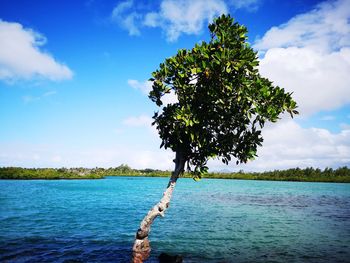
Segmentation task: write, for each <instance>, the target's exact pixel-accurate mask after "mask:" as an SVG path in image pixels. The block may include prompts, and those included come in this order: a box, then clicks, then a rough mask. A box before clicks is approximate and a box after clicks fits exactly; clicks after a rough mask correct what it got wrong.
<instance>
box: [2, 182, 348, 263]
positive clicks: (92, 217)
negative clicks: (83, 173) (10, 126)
mask: <svg viewBox="0 0 350 263" xmlns="http://www.w3.org/2000/svg"><path fill="white" fill-rule="evenodd" d="M166 185H167V178H144V177H108V178H106V179H101V180H52V181H45V180H30V181H13V180H1V181H0V189H1V191H0V262H129V259H130V250H131V247H132V242H133V239H134V234H135V231H136V230H137V228H138V226H139V223H140V221H141V220H142V218H143V216H144V215H145V214H146V213H147V211H148V210H149V209H150V208H151V207H152V206H153V205H154V204H155V203H156V202H157V201H158V200H159V198H160V197H161V195H162V193H163V191H164V188H165V186H166ZM150 240H151V245H152V257H151V258H150V260H149V261H148V262H158V260H157V257H158V255H159V254H160V253H162V252H165V253H168V254H172V255H176V254H177V255H182V256H183V258H184V262H221V263H223V262H235V263H240V262H350V184H336V183H305V182H275V181H274V182H272V181H246V180H223V179H203V180H201V181H200V182H194V181H193V180H191V179H184V178H180V179H179V181H178V184H177V186H176V189H175V191H174V195H173V200H172V202H171V204H170V208H169V210H168V211H167V214H166V216H165V217H164V218H161V219H159V218H158V219H157V220H156V221H155V223H154V224H153V227H152V231H151V235H150Z"/></svg>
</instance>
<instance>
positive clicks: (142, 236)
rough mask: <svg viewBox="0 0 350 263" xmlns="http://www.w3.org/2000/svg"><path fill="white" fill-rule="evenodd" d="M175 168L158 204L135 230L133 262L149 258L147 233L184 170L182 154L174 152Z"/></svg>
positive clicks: (160, 214)
mask: <svg viewBox="0 0 350 263" xmlns="http://www.w3.org/2000/svg"><path fill="white" fill-rule="evenodd" d="M174 162H175V170H174V172H173V173H172V175H171V177H170V180H169V183H168V187H167V189H166V190H165V192H164V194H163V197H162V199H161V200H160V201H159V203H158V204H156V205H155V206H153V207H152V209H151V210H149V212H148V213H147V215H146V216H145V218H144V219H143V220H142V222H141V224H140V228H139V229H138V230H137V232H136V236H135V242H134V246H133V248H132V252H133V253H132V260H131V262H133V263H142V262H143V261H144V260H146V259H147V258H149V256H150V252H151V246H150V242H149V240H148V235H149V233H150V231H151V225H152V223H153V221H154V219H156V218H157V217H158V216H161V217H163V216H164V213H165V211H166V209H167V208H168V207H169V204H170V199H171V196H172V194H173V190H174V187H175V185H176V181H177V179H178V178H179V175H180V174H181V173H182V172H183V171H184V167H185V158H184V156H183V154H181V153H179V152H176V158H175V160H174Z"/></svg>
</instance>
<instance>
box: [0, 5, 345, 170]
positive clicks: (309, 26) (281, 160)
mask: <svg viewBox="0 0 350 263" xmlns="http://www.w3.org/2000/svg"><path fill="white" fill-rule="evenodd" d="M222 13H230V14H231V15H232V16H233V17H235V19H236V21H238V22H239V23H241V24H244V25H246V26H247V27H248V30H249V42H250V44H251V45H252V46H253V47H254V49H255V50H257V51H258V52H259V55H260V68H259V69H260V72H261V73H262V75H264V76H266V77H268V78H269V79H271V80H272V81H274V83H276V84H278V85H280V86H282V87H284V88H285V89H286V90H288V91H293V92H294V95H295V98H296V100H297V102H298V104H299V106H300V113H301V114H300V116H298V117H297V118H296V119H293V120H292V119H290V118H288V117H287V116H286V117H283V118H282V120H281V121H280V123H278V124H274V125H268V126H267V127H266V129H265V131H264V136H265V142H264V146H263V147H262V148H261V149H259V151H258V155H259V157H258V158H257V159H256V160H255V161H252V162H250V163H248V164H246V165H240V166H236V165H234V162H233V163H232V164H230V165H229V166H225V165H222V164H221V163H220V162H219V161H217V160H212V161H210V168H211V170H218V171H220V170H233V171H235V170H239V169H243V170H249V171H261V170H271V169H284V168H290V167H296V166H299V167H307V166H313V167H320V168H324V167H326V166H328V167H334V168H336V167H339V166H344V165H348V166H350V84H349V83H350V22H349V21H350V1H349V0H338V1H314V0H309V1H301V0H294V1H277V0H248V1H242V0H230V1H223V0H193V1H184V0H177V1H176V0H159V1H136V0H134V1H132V0H127V1H102V0H86V1H24V0H23V1H16V0H11V1H7V0H0V123H1V128H0V166H22V167H62V166H65V167H77V166H83V167H95V166H101V167H111V166H113V167H114V166H118V165H120V164H121V163H127V164H129V165H130V166H132V167H135V168H158V169H172V167H173V164H172V159H173V153H172V152H170V151H165V150H164V149H159V144H160V140H159V138H158V135H157V133H156V131H155V129H154V128H153V127H151V125H150V123H151V116H152V115H153V112H154V111H155V110H157V109H156V107H155V105H153V103H152V102H151V101H150V100H149V99H148V98H147V95H146V94H147V92H148V91H149V87H150V83H149V82H147V80H148V78H149V77H150V73H151V72H152V71H153V70H155V69H156V68H157V66H158V65H159V63H161V62H162V61H163V60H164V59H165V58H166V57H169V56H172V55H174V54H175V53H176V51H177V50H178V49H179V48H191V47H192V46H193V45H194V44H195V43H196V42H198V41H201V40H208V33H207V25H208V23H209V22H210V21H212V19H213V17H215V16H217V15H220V14H222ZM168 99H169V101H170V102H171V100H172V99H174V98H171V97H170V98H168Z"/></svg>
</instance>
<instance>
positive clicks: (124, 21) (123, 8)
mask: <svg viewBox="0 0 350 263" xmlns="http://www.w3.org/2000/svg"><path fill="white" fill-rule="evenodd" d="M133 4H134V1H132V0H127V1H124V2H121V3H119V4H118V5H116V6H115V7H114V9H113V11H112V16H111V19H112V21H114V22H116V23H118V24H119V25H120V26H121V27H123V28H124V29H126V30H128V32H129V35H131V36H138V35H140V30H139V28H138V23H139V22H138V20H140V19H141V15H140V14H139V13H137V12H135V11H132V12H130V11H131V10H132V8H133Z"/></svg>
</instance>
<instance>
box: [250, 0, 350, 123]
mask: <svg viewBox="0 0 350 263" xmlns="http://www.w3.org/2000/svg"><path fill="white" fill-rule="evenodd" d="M348 6H350V0H341V1H335V2H324V3H322V4H320V5H318V6H317V7H316V8H315V9H314V10H312V11H310V12H309V13H305V14H302V15H298V16H296V17H294V18H292V19H291V20H289V21H288V22H287V23H285V24H283V25H281V26H279V27H273V28H272V29H270V30H269V31H268V32H267V33H266V34H265V35H264V36H263V37H262V38H261V39H260V40H257V41H256V43H255V45H254V47H255V48H258V49H259V50H260V51H262V52H263V54H264V56H263V58H262V59H261V62H260V72H261V73H262V75H263V76H266V77H268V78H269V79H271V80H273V81H274V83H275V84H277V85H279V86H281V87H283V88H285V89H286V90H287V91H289V92H294V97H295V99H296V101H297V102H298V104H299V106H300V112H301V115H302V116H308V115H311V114H313V113H316V112H318V111H320V110H333V109H336V108H339V107H341V106H343V105H345V104H348V103H350V88H349V84H348V83H350V74H349V72H350V22H349V21H350V9H349V8H346V7H348Z"/></svg>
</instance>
